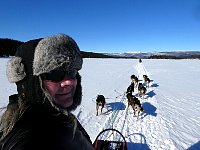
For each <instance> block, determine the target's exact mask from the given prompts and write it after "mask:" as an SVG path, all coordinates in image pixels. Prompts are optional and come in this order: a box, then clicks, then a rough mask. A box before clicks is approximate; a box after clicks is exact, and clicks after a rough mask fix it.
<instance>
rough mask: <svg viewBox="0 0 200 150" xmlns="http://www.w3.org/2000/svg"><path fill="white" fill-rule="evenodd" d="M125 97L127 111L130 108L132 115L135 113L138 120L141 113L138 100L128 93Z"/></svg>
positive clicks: (141, 109)
mask: <svg viewBox="0 0 200 150" xmlns="http://www.w3.org/2000/svg"><path fill="white" fill-rule="evenodd" d="M126 97H127V99H128V111H129V107H130V106H131V107H132V108H133V111H134V115H136V113H137V115H136V116H137V118H138V117H139V114H140V113H141V112H143V108H142V105H141V103H140V100H139V99H138V98H137V97H135V96H133V95H132V94H130V93H128V94H127V96H126Z"/></svg>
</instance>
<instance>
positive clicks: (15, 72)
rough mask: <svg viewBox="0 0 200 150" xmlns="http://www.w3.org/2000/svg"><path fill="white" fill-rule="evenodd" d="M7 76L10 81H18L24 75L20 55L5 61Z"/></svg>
mask: <svg viewBox="0 0 200 150" xmlns="http://www.w3.org/2000/svg"><path fill="white" fill-rule="evenodd" d="M6 73H7V77H8V81H10V82H11V83H15V82H18V81H20V80H22V79H24V77H25V76H26V72H25V68H24V64H23V63H22V58H21V57H15V58H12V59H11V60H9V61H8V63H7V70H6Z"/></svg>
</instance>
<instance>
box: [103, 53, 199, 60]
mask: <svg viewBox="0 0 200 150" xmlns="http://www.w3.org/2000/svg"><path fill="white" fill-rule="evenodd" d="M105 54H106V55H109V56H113V57H117V58H119V57H121V58H133V59H134V58H136V59H138V58H143V59H200V51H172V52H147V53H144V52H142V53H141V52H133V53H131V52H130V53H105Z"/></svg>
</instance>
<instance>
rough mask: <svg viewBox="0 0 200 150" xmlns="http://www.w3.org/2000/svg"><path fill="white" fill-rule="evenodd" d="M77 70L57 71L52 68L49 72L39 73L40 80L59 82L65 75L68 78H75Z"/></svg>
mask: <svg viewBox="0 0 200 150" xmlns="http://www.w3.org/2000/svg"><path fill="white" fill-rule="evenodd" d="M77 72H78V71H77V70H72V71H59V70H53V71H51V72H50V73H44V74H41V78H42V80H50V81H51V82H60V81H62V80H63V79H64V77H65V75H67V76H68V77H69V78H70V79H75V78H76V75H77Z"/></svg>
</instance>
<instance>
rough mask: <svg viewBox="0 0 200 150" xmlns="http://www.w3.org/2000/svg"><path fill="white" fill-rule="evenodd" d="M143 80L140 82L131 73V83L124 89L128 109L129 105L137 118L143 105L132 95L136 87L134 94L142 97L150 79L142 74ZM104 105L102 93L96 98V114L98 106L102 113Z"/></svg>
mask: <svg viewBox="0 0 200 150" xmlns="http://www.w3.org/2000/svg"><path fill="white" fill-rule="evenodd" d="M143 80H144V83H141V82H139V79H138V77H137V76H136V75H134V74H133V75H131V84H130V85H129V86H128V88H127V90H126V98H127V102H128V111H130V110H129V107H130V106H131V107H132V109H133V111H134V115H135V116H137V118H138V117H139V115H140V113H141V112H143V107H142V105H141V103H140V100H139V99H138V98H137V97H136V96H135V95H133V93H134V91H135V89H137V91H138V94H136V95H138V96H139V97H141V98H142V99H144V96H145V94H146V92H147V88H148V87H149V84H150V79H149V77H148V76H147V75H143ZM145 86H146V87H145ZM105 106H106V101H105V97H104V96H103V95H98V96H97V98H96V116H98V114H99V113H98V112H99V108H100V107H101V113H102V110H103V108H104V107H105ZM106 108H107V107H106ZM107 110H108V108H107Z"/></svg>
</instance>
